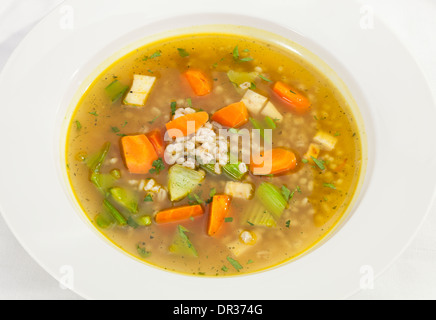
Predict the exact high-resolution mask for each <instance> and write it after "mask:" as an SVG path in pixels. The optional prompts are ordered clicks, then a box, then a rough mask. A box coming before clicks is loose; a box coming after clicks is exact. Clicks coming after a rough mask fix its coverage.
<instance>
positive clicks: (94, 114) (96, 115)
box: [89, 111, 98, 117]
mask: <svg viewBox="0 0 436 320" xmlns="http://www.w3.org/2000/svg"><path fill="white" fill-rule="evenodd" d="M89 114H91V115H93V116H95V117H98V114H97V111H93V112H89Z"/></svg>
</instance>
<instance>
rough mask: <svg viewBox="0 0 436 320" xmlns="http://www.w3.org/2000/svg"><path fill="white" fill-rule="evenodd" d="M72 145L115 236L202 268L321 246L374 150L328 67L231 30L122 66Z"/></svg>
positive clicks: (95, 217)
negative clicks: (364, 144) (368, 150)
mask: <svg viewBox="0 0 436 320" xmlns="http://www.w3.org/2000/svg"><path fill="white" fill-rule="evenodd" d="M66 150H67V151H66V156H67V168H68V173H69V178H70V183H71V186H72V189H73V191H74V193H75V195H76V198H77V200H78V202H79V203H80V205H81V206H82V208H83V210H84V212H85V213H86V214H87V216H88V217H89V219H90V220H91V221H92V223H93V224H94V225H95V226H96V228H98V229H99V230H100V231H101V233H102V234H104V235H105V236H106V237H107V238H108V239H110V241H111V242H113V243H114V244H115V245H117V246H118V247H119V248H121V249H122V250H124V251H125V252H127V253H129V254H131V255H133V256H135V257H136V258H138V259H140V260H142V261H145V262H147V263H149V264H152V265H155V266H157V267H160V268H163V269H165V270H170V271H175V272H179V273H185V274H193V275H201V276H229V275H240V274H244V273H251V272H256V271H260V270H264V269H267V268H270V267H273V266H276V265H278V264H281V263H283V262H286V261H289V260H291V259H293V258H296V257H298V256H299V255H301V254H303V253H305V252H306V251H307V250H309V249H310V248H312V247H313V246H314V245H316V244H317V243H318V242H319V241H320V240H322V239H323V238H324V237H325V236H326V235H327V234H328V233H329V231H331V230H332V228H333V227H334V226H335V225H336V224H337V223H338V221H339V220H340V219H341V218H342V216H343V215H344V213H345V211H346V210H347V209H348V207H349V205H350V203H351V200H352V198H353V197H354V195H355V192H356V188H357V184H358V179H359V175H360V170H361V160H362V150H361V142H360V135H359V132H358V131H357V124H356V121H355V119H354V117H353V114H352V113H351V111H350V108H349V106H348V105H347V103H346V102H345V100H344V98H343V96H342V95H341V93H340V92H339V91H338V90H337V89H336V88H335V87H334V86H333V84H332V83H331V82H330V81H329V79H328V78H327V77H326V76H324V75H323V74H321V73H320V72H319V71H318V70H317V69H316V68H314V67H313V66H311V65H309V64H308V63H306V62H305V60H304V57H301V56H299V55H297V54H294V53H292V52H290V51H287V50H284V49H283V48H280V47H276V46H274V45H271V44H269V43H264V42H262V41H260V40H257V39H252V38H245V37H241V36H236V35H235V36H233V35H227V34H197V35H190V36H189V35H188V36H183V37H176V38H171V39H165V40H162V41H159V42H155V43H152V44H149V45H147V46H145V47H143V48H140V49H138V50H136V51H134V52H132V53H130V54H129V55H127V56H125V57H123V58H122V59H121V60H119V61H117V62H116V63H114V64H113V65H111V66H110V67H109V68H108V69H107V70H105V71H104V72H103V74H101V75H100V76H99V77H98V78H97V79H95V81H94V82H93V84H92V85H91V86H90V87H89V88H88V90H87V91H86V92H85V94H84V95H83V97H82V99H81V101H80V103H79V104H78V106H77V108H76V111H75V113H74V116H73V118H72V120H71V124H70V128H69V134H68V137H67V146H66ZM96 255H98V252H97V253H96Z"/></svg>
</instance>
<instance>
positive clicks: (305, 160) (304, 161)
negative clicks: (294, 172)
mask: <svg viewBox="0 0 436 320" xmlns="http://www.w3.org/2000/svg"><path fill="white" fill-rule="evenodd" d="M301 161H302V162H303V163H309V160H307V159H303V160H301Z"/></svg>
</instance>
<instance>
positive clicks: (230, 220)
mask: <svg viewBox="0 0 436 320" xmlns="http://www.w3.org/2000/svg"><path fill="white" fill-rule="evenodd" d="M224 222H233V218H231V217H229V218H225V219H224Z"/></svg>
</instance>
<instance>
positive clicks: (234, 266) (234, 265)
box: [227, 257, 244, 272]
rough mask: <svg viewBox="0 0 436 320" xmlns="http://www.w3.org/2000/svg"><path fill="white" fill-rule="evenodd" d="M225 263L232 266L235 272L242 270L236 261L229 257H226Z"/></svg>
mask: <svg viewBox="0 0 436 320" xmlns="http://www.w3.org/2000/svg"><path fill="white" fill-rule="evenodd" d="M227 261H228V262H230V264H231V265H232V266H233V268H235V269H236V271H238V272H239V270H242V269H244V268H243V267H242V266H241V264H240V263H239V262H238V261H236V260H235V259H232V258H231V257H227Z"/></svg>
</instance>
